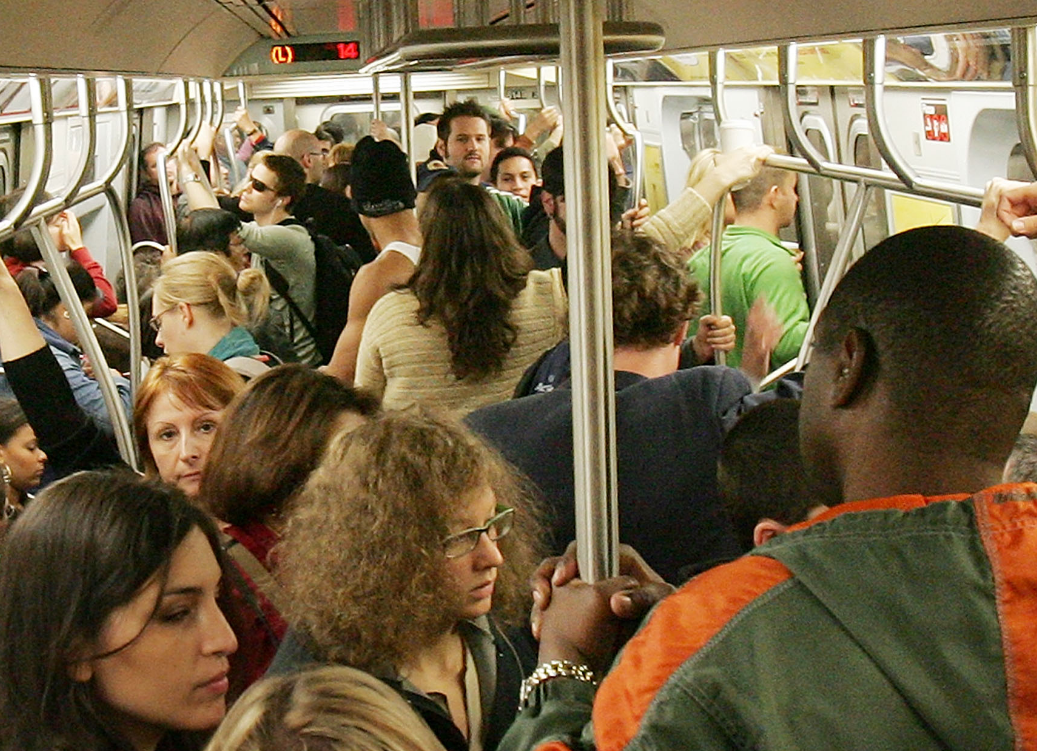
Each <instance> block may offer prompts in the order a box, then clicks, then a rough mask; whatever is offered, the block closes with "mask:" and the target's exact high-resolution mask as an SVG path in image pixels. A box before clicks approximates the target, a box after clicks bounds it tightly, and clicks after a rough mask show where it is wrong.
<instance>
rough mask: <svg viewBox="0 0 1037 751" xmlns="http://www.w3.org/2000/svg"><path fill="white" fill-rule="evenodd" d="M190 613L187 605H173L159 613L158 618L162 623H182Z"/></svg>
mask: <svg viewBox="0 0 1037 751" xmlns="http://www.w3.org/2000/svg"><path fill="white" fill-rule="evenodd" d="M190 615H191V608H189V607H175V608H170V609H169V610H166V611H163V612H161V613H159V615H158V620H159V621H160V622H162V623H183V622H184V621H186V620H187V619H188V617H189V616H190Z"/></svg>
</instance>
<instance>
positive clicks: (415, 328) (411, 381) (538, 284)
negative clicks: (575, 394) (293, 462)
mask: <svg viewBox="0 0 1037 751" xmlns="http://www.w3.org/2000/svg"><path fill="white" fill-rule="evenodd" d="M420 221H421V231H422V236H423V237H424V245H423V246H422V251H421V260H420V261H419V262H418V266H417V269H415V271H414V276H412V277H411V280H410V281H409V282H408V283H407V285H406V287H405V288H404V289H402V290H398V291H397V292H395V293H390V294H388V295H386V296H385V297H383V298H382V299H381V300H379V301H378V302H377V303H375V305H374V307H373V308H372V309H371V313H370V315H369V316H368V318H367V322H366V324H365V325H364V334H363V338H362V339H361V341H360V352H359V355H358V357H357V374H356V385H357V386H362V387H364V388H367V389H369V390H371V391H373V392H374V393H376V394H377V395H380V396H381V397H382V404H383V406H385V407H387V408H392V407H401V406H406V405H408V404H413V403H423V404H427V405H432V406H436V407H439V408H442V409H448V410H458V411H460V412H470V411H471V410H473V409H476V408H477V407H481V406H484V405H486V404H493V403H494V402H499V401H504V400H505V399H508V398H510V396H511V392H512V391H513V390H514V388H515V386H516V384H517V383H518V381H519V378H520V377H521V376H522V373H523V371H524V370H525V369H526V368H527V367H528V366H529V365H531V364H532V363H533V362H534V361H535V360H536V359H537V357H539V356H540V355H541V354H542V353H543V352H544V351H545V350H547V349H549V348H551V347H553V346H554V345H555V344H557V343H558V342H559V341H561V339H562V338H563V337H564V336H565V332H566V304H567V303H566V297H565V290H564V287H563V285H562V277H561V274H560V272H559V270H558V269H552V270H551V271H535V270H531V269H532V267H533V263H532V260H531V258H530V255H529V253H528V252H527V251H525V250H524V249H523V248H522V247H521V246H520V245H519V244H518V241H517V240H516V239H515V235H514V233H513V231H512V229H511V225H510V224H509V222H508V219H507V217H506V216H504V214H503V212H501V210H500V208H499V207H498V206H497V205H496V202H495V201H494V200H493V198H492V197H491V196H490V195H489V194H488V193H487V192H486V191H485V190H484V189H483V188H481V187H479V186H477V185H470V184H468V183H465V182H464V181H462V180H459V179H454V178H441V179H440V180H437V181H436V183H435V185H434V187H433V188H432V190H431V191H430V192H429V196H428V200H427V201H426V203H425V207H424V209H423V210H422V212H421V217H420Z"/></svg>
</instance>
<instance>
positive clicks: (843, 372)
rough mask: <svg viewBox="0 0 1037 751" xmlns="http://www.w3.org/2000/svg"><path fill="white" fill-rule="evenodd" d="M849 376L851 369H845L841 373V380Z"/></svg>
mask: <svg viewBox="0 0 1037 751" xmlns="http://www.w3.org/2000/svg"><path fill="white" fill-rule="evenodd" d="M848 375H850V369H849V368H843V369H842V370H840V371H839V377H840V378H846V376H848Z"/></svg>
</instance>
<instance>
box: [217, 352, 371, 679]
mask: <svg viewBox="0 0 1037 751" xmlns="http://www.w3.org/2000/svg"><path fill="white" fill-rule="evenodd" d="M377 410H378V402H377V401H375V400H374V399H373V398H371V397H370V396H368V395H367V394H363V393H358V392H356V391H354V390H353V389H351V388H350V387H348V386H344V385H342V383H341V382H339V381H338V380H337V379H335V378H332V377H331V376H327V375H324V374H323V373H319V372H317V371H315V370H313V369H311V368H308V367H306V366H304V365H298V364H295V365H282V366H280V367H278V368H274V369H273V370H271V371H269V372H268V373H265V374H263V375H261V376H259V377H258V378H256V379H254V380H252V381H251V382H250V383H249V384H248V386H246V387H245V390H244V391H242V392H241V394H240V395H239V396H238V397H237V398H236V399H235V400H234V401H233V402H231V404H230V406H229V407H228V408H227V410H226V412H225V413H224V415H223V422H222V425H221V428H220V432H219V434H218V435H217V436H216V439H215V440H214V441H213V443H212V448H211V449H210V451H209V455H208V461H207V462H206V464H205V472H204V475H203V478H202V484H201V489H200V491H199V494H198V501H199V503H200V505H202V506H203V507H205V508H208V509H209V510H210V511H211V512H212V513H213V515H215V516H216V517H217V518H218V519H220V520H222V521H223V522H225V524H224V525H223V532H224V533H225V534H226V535H227V537H228V540H227V543H226V549H227V551H228V553H229V554H230V557H231V559H232V560H233V561H234V563H236V564H237V565H238V568H239V570H240V572H241V573H242V574H243V576H244V577H245V579H246V583H247V588H248V589H249V590H250V592H251V594H252V595H253V596H254V600H253V601H252V602H249V603H246V604H250V605H252V610H253V611H254V613H255V616H256V617H255V619H254V622H253V626H254V628H252V629H251V630H250V631H249V632H248V633H243V634H242V635H241V636H242V640H243V644H242V652H243V653H245V654H248V655H249V665H248V666H247V673H248V677H249V678H250V680H254V679H256V678H259V677H260V676H261V675H263V673H264V672H265V671H266V668H267V666H268V665H269V664H270V661H271V660H272V659H273V657H274V654H275V653H276V652H277V647H278V645H279V644H280V642H281V639H282V638H283V637H284V632H285V623H284V620H283V618H282V617H281V614H280V612H279V610H280V608H281V607H283V606H284V603H283V597H280V596H279V592H280V590H279V588H278V586H277V585H276V583H275V582H274V580H273V578H272V576H271V574H272V572H273V570H274V560H273V558H272V556H271V552H272V550H273V548H274V546H275V545H276V544H277V543H278V542H279V541H280V539H281V533H282V532H283V531H284V524H285V519H286V518H287V515H288V511H289V507H290V505H291V504H292V502H293V501H294V499H295V496H296V494H297V493H298V492H299V490H300V489H301V488H302V487H303V485H304V484H305V483H306V480H307V478H308V477H309V476H310V473H311V472H313V470H314V469H315V468H316V466H317V464H318V463H319V462H320V459H321V456H322V455H323V453H324V448H325V446H326V445H327V443H328V441H329V440H330V439H331V437H332V436H333V435H334V434H335V433H336V432H337V431H339V430H345V429H348V428H352V427H355V426H356V425H358V424H360V423H361V422H362V421H363V420H364V419H365V418H366V417H368V416H370V415H373V414H375V412H377ZM245 599H246V600H247V599H249V598H245Z"/></svg>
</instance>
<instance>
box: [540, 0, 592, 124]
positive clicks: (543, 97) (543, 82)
mask: <svg viewBox="0 0 1037 751" xmlns="http://www.w3.org/2000/svg"><path fill="white" fill-rule="evenodd" d="M596 1H597V0H591V2H596ZM562 41H563V42H564V41H565V38H564V37H563V38H562ZM546 70H547V66H544V65H541V66H540V67H539V68H537V92H538V95H539V96H540V108H541V109H543V108H544V107H546V106H547V76H546V75H545V71H546Z"/></svg>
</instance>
